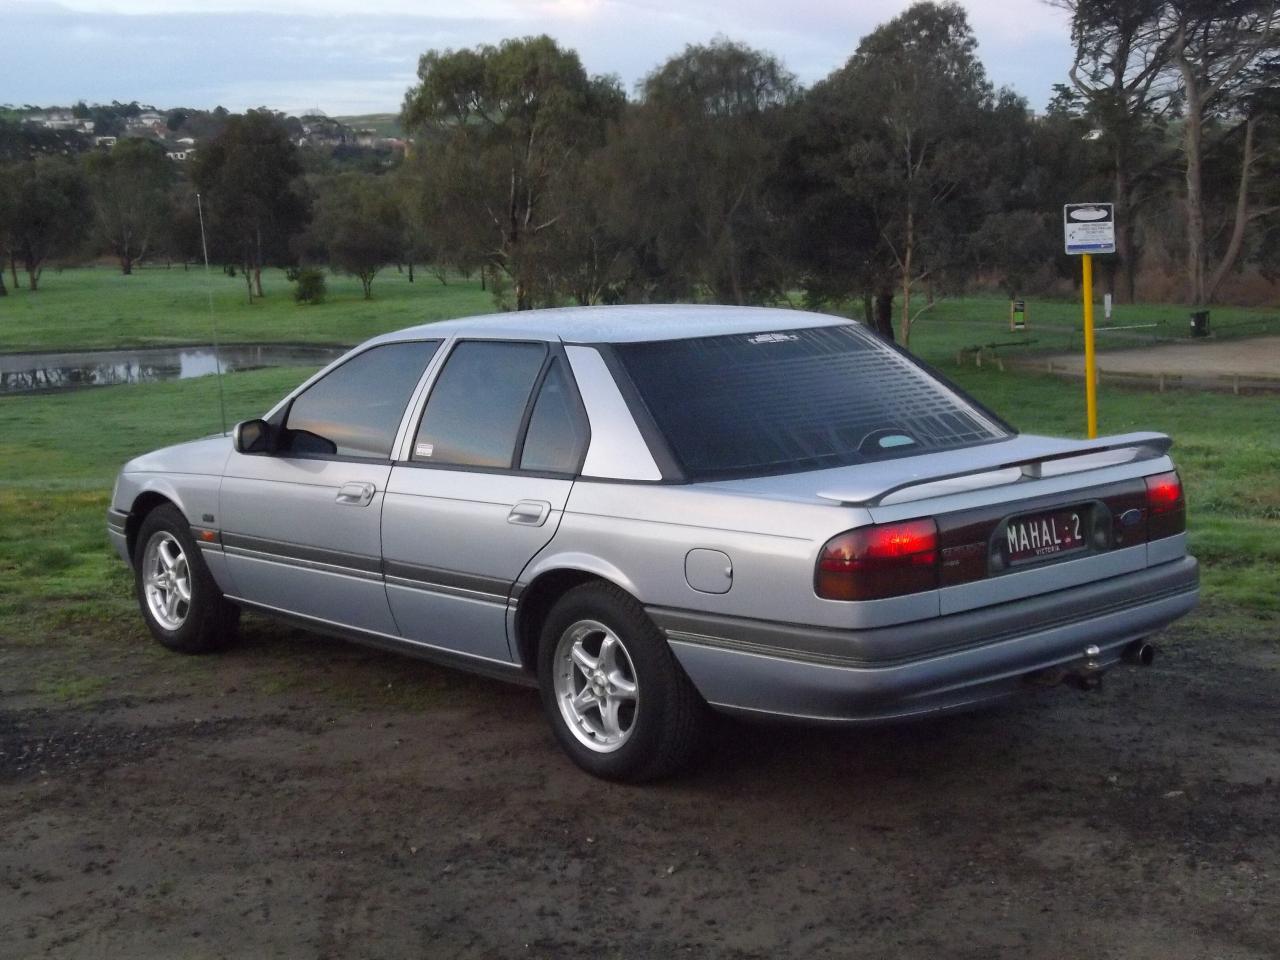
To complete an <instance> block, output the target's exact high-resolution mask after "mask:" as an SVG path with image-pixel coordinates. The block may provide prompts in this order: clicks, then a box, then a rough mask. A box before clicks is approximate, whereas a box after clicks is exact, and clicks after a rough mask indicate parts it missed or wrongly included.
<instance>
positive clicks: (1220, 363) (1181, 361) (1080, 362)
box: [1020, 337, 1280, 381]
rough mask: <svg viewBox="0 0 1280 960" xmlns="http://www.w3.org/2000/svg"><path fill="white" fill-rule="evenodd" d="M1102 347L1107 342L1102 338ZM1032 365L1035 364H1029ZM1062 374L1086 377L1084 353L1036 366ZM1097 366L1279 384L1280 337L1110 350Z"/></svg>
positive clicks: (1039, 360)
mask: <svg viewBox="0 0 1280 960" xmlns="http://www.w3.org/2000/svg"><path fill="white" fill-rule="evenodd" d="M1098 345H1099V347H1105V346H1106V342H1105V340H1104V339H1102V338H1101V337H1099V344H1098ZM1020 362H1021V361H1020ZM1027 362H1028V363H1032V361H1027ZM1046 363H1052V364H1053V369H1054V370H1056V371H1059V372H1063V373H1073V374H1076V375H1077V376H1083V375H1084V357H1083V356H1082V355H1081V354H1076V353H1068V354H1058V355H1056V356H1052V357H1038V358H1036V360H1035V361H1034V365H1035V366H1036V367H1039V368H1042V369H1043V368H1044V366H1045V364H1046ZM1098 367H1099V368H1100V369H1101V370H1102V372H1103V373H1104V374H1106V373H1129V374H1141V375H1144V376H1159V375H1160V374H1165V375H1166V376H1173V377H1190V378H1214V377H1216V378H1222V379H1227V380H1230V378H1232V377H1235V376H1238V377H1241V378H1261V379H1267V378H1275V379H1276V380H1277V381H1280V337H1253V338H1251V339H1247V340H1222V341H1211V342H1205V341H1199V342H1193V341H1187V342H1185V343H1171V344H1167V345H1164V346H1158V347H1144V348H1142V349H1141V350H1107V351H1105V352H1102V353H1099V354H1098Z"/></svg>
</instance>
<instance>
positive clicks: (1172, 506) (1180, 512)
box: [1146, 471, 1187, 540]
mask: <svg viewBox="0 0 1280 960" xmlns="http://www.w3.org/2000/svg"><path fill="white" fill-rule="evenodd" d="M1146 480H1147V539H1148V540H1159V539H1160V538H1161V537H1171V536H1173V535H1174V534H1175V533H1182V531H1184V530H1186V529H1187V501H1186V500H1185V499H1184V498H1183V495H1182V479H1181V478H1180V477H1179V476H1178V474H1177V471H1173V472H1170V473H1158V474H1156V475H1155V476H1152V477H1147V478H1146Z"/></svg>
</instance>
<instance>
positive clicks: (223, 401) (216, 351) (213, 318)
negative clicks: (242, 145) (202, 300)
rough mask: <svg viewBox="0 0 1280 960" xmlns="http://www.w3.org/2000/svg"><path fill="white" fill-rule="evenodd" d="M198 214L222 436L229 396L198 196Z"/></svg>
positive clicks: (201, 209)
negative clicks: (224, 374)
mask: <svg viewBox="0 0 1280 960" xmlns="http://www.w3.org/2000/svg"><path fill="white" fill-rule="evenodd" d="M196 214H197V215H198V216H199V217H200V249H201V250H202V251H204V285H205V292H206V293H208V295H209V322H210V323H211V324H212V325H213V367H214V371H215V372H216V373H217V375H218V413H219V414H220V416H221V418H222V434H223V436H226V433H227V396H226V394H225V393H224V392H223V390H222V350H221V348H220V347H219V345H218V314H217V312H216V311H215V310H214V309H213V274H212V273H211V272H210V270H209V241H207V240H206V239H205V237H204V203H203V201H201V199H200V194H199V193H197V194H196Z"/></svg>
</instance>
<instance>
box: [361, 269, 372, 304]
mask: <svg viewBox="0 0 1280 960" xmlns="http://www.w3.org/2000/svg"><path fill="white" fill-rule="evenodd" d="M360 286H362V287H364V298H365V299H366V300H372V299H373V276H372V275H369V276H366V275H365V274H361V275H360Z"/></svg>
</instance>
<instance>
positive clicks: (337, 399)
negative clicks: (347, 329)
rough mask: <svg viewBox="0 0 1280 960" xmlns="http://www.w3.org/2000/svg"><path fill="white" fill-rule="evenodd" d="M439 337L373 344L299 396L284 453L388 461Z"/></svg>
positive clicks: (288, 423) (292, 410)
mask: <svg viewBox="0 0 1280 960" xmlns="http://www.w3.org/2000/svg"><path fill="white" fill-rule="evenodd" d="M439 347H440V341H439V340H414V341H406V342H404V343H388V344H383V345H382V346H378V347H371V348H370V349H368V350H365V351H364V352H363V353H359V354H356V356H354V357H352V358H351V359H350V360H348V361H347V362H346V363H344V364H342V365H341V366H340V367H337V368H336V369H334V370H331V371H330V372H329V373H327V374H325V375H324V377H322V378H321V379H319V380H317V381H316V382H315V383H313V384H312V385H311V386H309V387H307V389H306V390H305V391H303V392H302V393H301V394H299V395H298V397H297V398H296V399H294V401H293V403H292V404H291V405H290V406H289V414H288V418H287V420H286V421H285V425H284V426H285V430H284V435H283V437H282V444H283V450H282V452H284V453H294V454H328V455H335V456H340V457H361V458H370V459H387V458H390V456H391V445H392V444H393V443H394V442H395V438H396V431H397V430H398V429H399V427H400V420H401V419H402V418H403V417H404V410H405V407H406V406H407V405H408V403H409V397H410V395H411V394H412V393H413V388H414V387H415V386H417V384H418V380H419V379H420V378H421V377H422V372H423V370H425V369H426V367H427V363H428V362H429V361H430V360H431V357H432V356H433V355H434V354H435V352H436V350H437V349H439Z"/></svg>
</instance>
